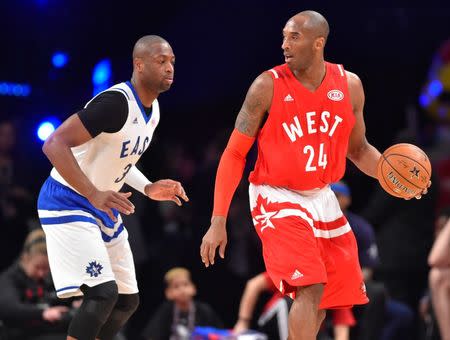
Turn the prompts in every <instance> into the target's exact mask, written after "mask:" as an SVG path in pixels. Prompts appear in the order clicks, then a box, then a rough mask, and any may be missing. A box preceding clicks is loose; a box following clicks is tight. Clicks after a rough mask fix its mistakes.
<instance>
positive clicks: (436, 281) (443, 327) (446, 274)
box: [428, 219, 450, 340]
mask: <svg viewBox="0 0 450 340" xmlns="http://www.w3.org/2000/svg"><path fill="white" fill-rule="evenodd" d="M436 235H437V236H436V240H435V242H434V244H433V248H432V249H431V252H430V255H429V257H428V264H429V265H430V267H431V270H430V274H429V285H430V291H431V299H432V302H433V308H434V313H435V315H436V319H437V323H438V325H439V330H440V333H441V338H442V340H450V220H449V219H448V220H447V222H446V223H445V225H444V226H443V227H442V229H440V230H439V229H438V230H436Z"/></svg>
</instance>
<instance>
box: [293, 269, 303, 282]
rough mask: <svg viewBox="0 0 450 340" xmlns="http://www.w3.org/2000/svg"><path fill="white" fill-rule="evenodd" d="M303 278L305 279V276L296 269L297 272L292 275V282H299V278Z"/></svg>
mask: <svg viewBox="0 0 450 340" xmlns="http://www.w3.org/2000/svg"><path fill="white" fill-rule="evenodd" d="M301 277H303V274H302V273H300V272H299V271H298V269H296V270H295V272H294V274H292V276H291V279H292V280H297V279H299V278H301Z"/></svg>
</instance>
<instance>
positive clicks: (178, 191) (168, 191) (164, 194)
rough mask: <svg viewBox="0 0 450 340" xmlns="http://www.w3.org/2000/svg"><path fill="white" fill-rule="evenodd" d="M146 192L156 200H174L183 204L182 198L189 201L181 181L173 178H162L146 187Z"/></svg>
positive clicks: (178, 203)
mask: <svg viewBox="0 0 450 340" xmlns="http://www.w3.org/2000/svg"><path fill="white" fill-rule="evenodd" d="M145 194H146V195H147V196H148V197H150V198H151V199H152V200H155V201H173V202H175V203H176V204H177V205H179V206H181V205H182V203H181V200H180V198H181V199H182V200H183V201H185V202H189V198H188V197H187V195H186V192H185V191H184V188H183V186H182V185H181V183H180V182H177V181H173V180H171V179H161V180H159V181H156V182H154V183H151V184H148V185H147V186H146V187H145Z"/></svg>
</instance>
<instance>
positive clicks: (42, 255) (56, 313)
mask: <svg viewBox="0 0 450 340" xmlns="http://www.w3.org/2000/svg"><path fill="white" fill-rule="evenodd" d="M0 291H1V294H0V320H2V321H3V323H4V325H5V327H6V334H7V339H8V340H16V339H17V340H32V339H33V340H35V339H36V340H37V339H39V340H50V339H51V340H64V339H65V338H66V337H65V332H66V329H67V327H68V325H69V321H70V317H71V316H70V315H71V313H70V311H71V304H72V301H67V302H65V303H64V304H63V303H62V302H61V300H58V299H57V297H56V294H55V292H54V288H53V283H52V281H51V277H50V275H49V264H48V258H47V247H46V243H45V235H44V232H43V231H42V230H40V229H37V230H34V231H32V232H31V233H30V234H29V235H28V236H27V238H26V240H25V244H24V246H23V251H22V253H21V255H20V259H19V260H18V261H17V262H15V263H14V264H13V265H11V266H10V267H9V268H8V269H7V270H6V271H4V272H3V273H1V274H0Z"/></svg>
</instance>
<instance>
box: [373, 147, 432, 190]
mask: <svg viewBox="0 0 450 340" xmlns="http://www.w3.org/2000/svg"><path fill="white" fill-rule="evenodd" d="M377 177H378V181H379V182H380V184H381V186H382V187H383V189H384V190H386V191H387V192H388V193H389V194H391V195H393V196H396V197H401V198H407V199H409V198H413V197H415V196H417V195H420V194H421V192H422V191H423V190H424V189H426V188H427V186H428V182H429V181H430V177H431V164H430V160H429V159H428V156H427V155H426V153H425V152H423V151H422V149H420V148H419V147H417V146H415V145H413V144H407V143H400V144H395V145H393V146H391V147H390V148H388V149H387V150H386V151H385V152H383V154H382V155H381V157H380V160H379V161H378V165H377Z"/></svg>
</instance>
